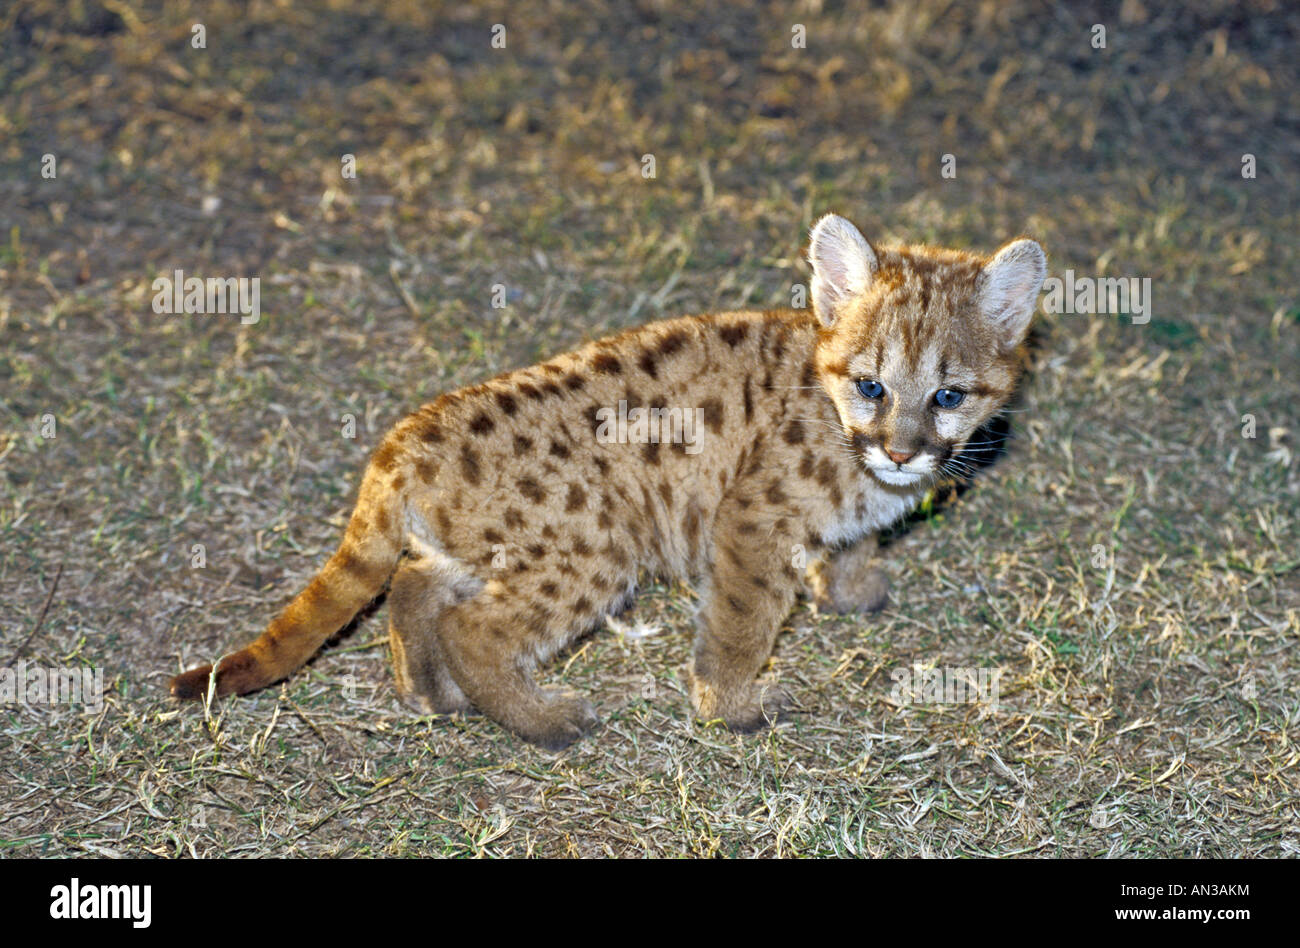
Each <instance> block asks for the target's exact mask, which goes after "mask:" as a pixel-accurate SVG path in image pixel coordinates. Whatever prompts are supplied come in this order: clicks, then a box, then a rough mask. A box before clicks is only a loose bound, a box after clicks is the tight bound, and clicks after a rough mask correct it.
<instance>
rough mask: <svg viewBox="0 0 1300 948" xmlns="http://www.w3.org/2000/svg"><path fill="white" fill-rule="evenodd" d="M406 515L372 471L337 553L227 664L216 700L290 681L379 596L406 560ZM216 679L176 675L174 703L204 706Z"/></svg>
mask: <svg viewBox="0 0 1300 948" xmlns="http://www.w3.org/2000/svg"><path fill="white" fill-rule="evenodd" d="M382 451H383V449H381V453H382ZM377 456H378V455H377ZM389 457H390V458H391V454H390V455H389ZM401 510H402V502H401V497H400V495H399V494H398V492H396V491H394V490H393V489H392V485H391V484H390V483H388V478H387V477H386V476H384V474H383V473H382V471H381V469H380V466H377V465H375V464H372V465H371V466H370V467H369V468H368V469H367V471H366V475H365V477H364V478H363V480H362V482H361V491H360V496H359V497H358V499H357V506H356V508H355V509H354V510H353V511H352V517H351V519H349V520H348V526H347V530H346V532H345V533H344V535H343V542H342V543H341V544H340V545H339V549H338V552H336V553H335V554H334V555H333V556H331V557H330V558H329V561H328V562H327V563H326V564H325V566H324V567H323V568H322V569H321V571H320V572H319V573H317V574H316V576H315V577H314V578H313V579H312V581H311V582H310V583H309V584H308V585H307V588H306V589H304V590H303V591H302V592H301V593H299V594H298V597H297V598H296V599H294V601H293V602H291V603H289V606H288V608H286V609H285V610H284V611H283V612H282V613H280V615H279V616H278V617H277V618H276V619H275V621H274V622H272V623H271V624H270V626H269V627H268V628H267V630H266V631H265V632H263V633H262V634H261V636H260V637H259V638H258V639H257V641H255V642H253V643H252V644H251V645H249V646H248V647H247V648H244V649H241V650H240V651H238V652H236V653H235V654H233V655H228V656H226V657H225V658H224V659H222V660H221V661H220V663H219V667H218V669H217V694H219V695H228V694H241V695H244V694H248V693H249V692H250V691H257V690H258V689H259V688H265V687H266V686H267V685H270V684H273V683H274V682H277V681H279V680H280V679H281V678H284V677H286V676H288V675H289V674H291V673H292V672H294V671H295V670H297V669H298V668H300V667H302V666H303V665H304V664H306V662H307V659H309V658H311V657H312V655H313V654H315V652H316V650H317V649H318V648H320V647H321V645H322V643H324V642H325V640H326V639H328V638H329V637H330V636H331V635H334V634H335V633H336V632H338V631H339V630H340V629H342V628H343V627H344V626H346V625H347V624H348V623H349V622H351V621H352V618H353V617H354V616H355V615H356V614H357V613H358V612H359V611H360V610H361V609H362V607H364V606H365V605H366V604H367V603H368V602H370V601H371V600H372V599H374V598H375V597H376V596H378V595H379V593H380V592H381V591H382V590H383V588H384V584H385V583H387V582H388V578H389V577H390V576H391V575H392V573H393V570H394V569H395V568H396V566H397V561H398V558H399V557H400V556H401V553H402V543H403V526H402V524H403V517H402V512H401ZM211 673H212V666H211V665H204V666H202V667H200V668H192V669H190V670H189V671H187V672H185V673H183V674H180V675H177V676H176V677H175V678H173V679H172V682H171V693H172V695H174V696H175V697H177V698H202V697H203V696H204V695H205V694H207V691H208V678H209V676H210V675H211Z"/></svg>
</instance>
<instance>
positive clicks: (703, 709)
mask: <svg viewBox="0 0 1300 948" xmlns="http://www.w3.org/2000/svg"><path fill="white" fill-rule="evenodd" d="M691 703H692V704H693V705H694V706H695V716H696V717H697V718H699V719H700V720H701V721H717V720H721V721H722V723H723V724H725V725H726V726H727V729H728V730H731V731H735V732H737V733H738V734H748V733H751V732H753V731H759V730H762V729H763V728H768V727H772V726H773V725H774V724H776V723H777V721H781V720H784V719H785V718H786V717H787V716H788V714H789V712H790V710H791V709H792V708H793V707H794V699H793V698H791V697H790V693H789V692H787V691H786V690H785V689H784V688H782V687H780V686H779V685H776V684H773V683H772V682H755V683H754V684H752V685H750V686H749V687H748V688H746V689H744V690H741V691H736V692H732V693H729V694H719V693H718V692H715V691H714V690H713V689H712V688H711V687H710V686H709V685H708V684H706V683H705V682H702V681H700V680H699V679H698V678H697V679H695V680H694V681H693V682H692V686H691Z"/></svg>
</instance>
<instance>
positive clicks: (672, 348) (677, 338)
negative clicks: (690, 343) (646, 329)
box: [659, 329, 686, 356]
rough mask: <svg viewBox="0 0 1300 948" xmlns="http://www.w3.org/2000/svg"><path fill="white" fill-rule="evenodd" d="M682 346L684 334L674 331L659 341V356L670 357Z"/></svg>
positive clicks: (684, 341) (684, 342) (684, 338)
mask: <svg viewBox="0 0 1300 948" xmlns="http://www.w3.org/2000/svg"><path fill="white" fill-rule="evenodd" d="M684 345H686V333H685V332H683V331H682V330H680V329H674V330H673V331H672V332H670V333H668V334H667V335H665V336H664V337H663V338H662V339H660V340H659V354H660V355H661V356H670V355H672V354H673V353H675V352H677V351H678V350H679V349H681V348H682V346H684Z"/></svg>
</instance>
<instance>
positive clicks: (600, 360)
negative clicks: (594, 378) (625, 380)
mask: <svg viewBox="0 0 1300 948" xmlns="http://www.w3.org/2000/svg"><path fill="white" fill-rule="evenodd" d="M591 367H592V368H593V369H595V370H596V371H597V372H603V373H605V374H606V375H618V374H619V373H620V372H622V371H623V363H622V362H620V361H619V360H618V358H617V357H616V356H612V355H610V354H609V353H608V352H601V353H599V354H598V355H597V356H596V357H595V358H594V359H592V360H591Z"/></svg>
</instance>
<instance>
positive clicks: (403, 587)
mask: <svg viewBox="0 0 1300 948" xmlns="http://www.w3.org/2000/svg"><path fill="white" fill-rule="evenodd" d="M476 588H477V586H476V584H475V583H474V582H473V581H472V580H471V579H470V577H467V576H457V575H455V574H453V573H452V572H451V571H449V570H447V569H446V568H445V567H442V568H440V565H439V564H438V562H437V561H436V560H433V559H429V558H421V557H416V558H412V559H409V560H405V561H403V563H402V565H401V566H400V567H398V569H397V572H396V574H394V576H393V582H392V588H391V589H390V591H389V593H388V612H389V619H388V641H389V645H390V647H391V648H392V652H393V674H394V678H395V680H396V684H397V694H398V696H399V697H400V698H401V699H402V701H403V702H404V703H405V704H406V705H407V706H408V707H410V708H412V709H413V710H415V711H418V712H419V713H421V714H454V713H455V712H457V711H459V712H469V711H471V710H473V708H472V705H471V704H470V700H469V698H467V697H466V696H465V692H463V691H461V690H460V686H459V685H457V684H456V680H455V679H454V678H452V676H451V672H450V671H449V670H448V668H447V662H446V660H445V658H444V656H443V653H442V645H441V643H440V642H439V641H438V633H437V625H438V618H439V616H440V615H441V614H442V613H443V612H444V611H445V610H446V609H447V608H448V607H449V606H452V605H454V604H455V603H456V602H458V601H461V600H462V599H463V598H465V597H467V596H470V595H473V592H474V591H475V589H476Z"/></svg>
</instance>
